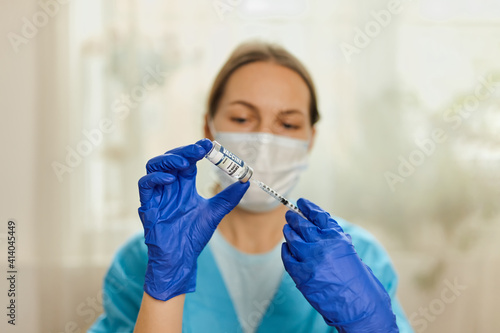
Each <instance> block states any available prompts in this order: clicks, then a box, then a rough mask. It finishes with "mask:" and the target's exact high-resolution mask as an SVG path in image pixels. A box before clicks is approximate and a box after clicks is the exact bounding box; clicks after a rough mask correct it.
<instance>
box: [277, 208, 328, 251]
mask: <svg viewBox="0 0 500 333" xmlns="http://www.w3.org/2000/svg"><path fill="white" fill-rule="evenodd" d="M285 219H286V221H287V223H288V225H289V226H290V227H292V229H293V230H294V231H295V232H296V233H297V234H298V235H299V236H300V237H302V239H304V240H305V241H306V242H308V243H311V242H316V241H317V240H318V239H319V231H320V229H319V228H318V227H317V226H316V225H314V224H313V223H312V222H311V221H308V220H306V219H304V218H303V217H302V216H300V215H299V214H297V213H295V212H293V211H291V210H289V211H287V212H286V214H285Z"/></svg>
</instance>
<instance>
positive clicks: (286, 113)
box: [279, 109, 305, 116]
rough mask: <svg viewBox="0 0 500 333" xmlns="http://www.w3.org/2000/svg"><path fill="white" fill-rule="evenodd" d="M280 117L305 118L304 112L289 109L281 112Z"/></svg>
mask: <svg viewBox="0 0 500 333" xmlns="http://www.w3.org/2000/svg"><path fill="white" fill-rule="evenodd" d="M279 114H280V115H285V116H287V115H301V116H305V114H304V112H302V111H300V110H297V109H289V110H281V111H280V112H279Z"/></svg>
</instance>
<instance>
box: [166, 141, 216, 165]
mask: <svg viewBox="0 0 500 333" xmlns="http://www.w3.org/2000/svg"><path fill="white" fill-rule="evenodd" d="M207 141H209V142H210V140H208V139H207ZM198 142H200V143H202V145H199V144H198ZM198 142H197V143H194V144H191V145H187V146H182V147H178V148H174V149H171V150H169V151H167V152H166V153H165V154H173V155H179V156H182V157H184V158H185V159H186V160H188V162H189V163H190V164H194V163H196V162H197V161H199V160H201V159H202V158H203V157H205V155H206V154H207V153H208V151H209V150H210V149H209V148H208V144H207V143H206V142H205V140H200V141H198ZM207 148H208V149H207Z"/></svg>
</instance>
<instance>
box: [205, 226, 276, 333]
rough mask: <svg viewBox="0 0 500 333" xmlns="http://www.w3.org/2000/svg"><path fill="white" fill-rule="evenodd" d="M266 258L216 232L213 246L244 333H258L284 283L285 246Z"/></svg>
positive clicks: (215, 257)
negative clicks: (239, 247) (230, 241)
mask: <svg viewBox="0 0 500 333" xmlns="http://www.w3.org/2000/svg"><path fill="white" fill-rule="evenodd" d="M284 240H285V239H284V238H283V240H282V241H280V242H279V243H278V245H276V246H275V247H274V248H273V249H272V250H271V251H269V252H267V253H262V254H248V253H244V252H241V251H239V250H238V249H236V248H235V247H234V246H232V245H231V244H230V243H229V242H228V241H227V240H226V239H225V238H224V236H222V234H221V233H220V232H219V231H218V230H217V231H215V233H214V235H213V236H212V239H211V240H210V243H209V246H210V250H211V251H212V254H213V256H214V259H215V262H216V263H217V266H218V268H219V270H220V272H221V275H222V278H223V279H224V283H225V284H226V288H227V290H228V292H229V296H230V297H231V300H232V301H233V305H234V308H235V310H236V314H237V315H238V320H239V321H240V324H241V326H242V329H243V332H245V333H254V332H255V331H256V329H257V327H258V324H259V323H260V322H261V319H262V316H264V314H265V313H266V311H267V309H268V307H269V304H270V303H271V301H272V299H273V297H274V295H275V294H276V291H277V290H278V287H279V285H280V283H281V279H282V277H283V273H284V271H285V267H284V266H283V261H282V260H281V243H283V242H284Z"/></svg>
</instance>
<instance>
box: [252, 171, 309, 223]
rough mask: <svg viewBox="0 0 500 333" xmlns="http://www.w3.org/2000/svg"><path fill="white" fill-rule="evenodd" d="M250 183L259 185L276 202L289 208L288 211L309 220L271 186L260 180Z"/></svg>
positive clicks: (253, 180)
mask: <svg viewBox="0 0 500 333" xmlns="http://www.w3.org/2000/svg"><path fill="white" fill-rule="evenodd" d="M250 181H251V182H252V183H254V184H256V185H258V186H259V187H260V188H261V189H262V190H263V191H264V192H266V193H267V194H269V195H270V196H272V197H273V198H275V199H276V200H278V201H279V202H281V203H282V204H283V205H285V206H286V207H288V209H290V210H293V211H294V212H295V213H297V214H299V215H300V216H302V217H303V218H305V219H306V220H307V218H306V217H305V216H304V214H302V212H301V211H300V209H299V207H297V206H295V205H294V204H293V203H291V202H290V201H289V200H288V199H286V198H285V197H283V196H282V195H281V194H279V193H278V192H276V191H275V190H273V189H272V188H270V187H269V186H267V185H266V184H264V183H263V182H261V181H260V180H257V179H251V180H250Z"/></svg>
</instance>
